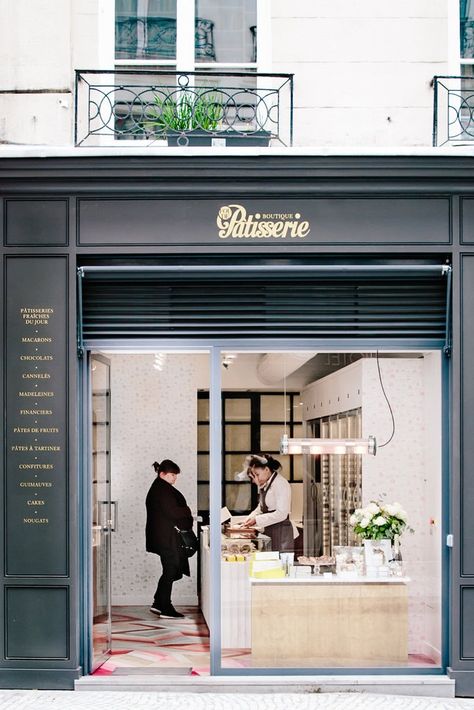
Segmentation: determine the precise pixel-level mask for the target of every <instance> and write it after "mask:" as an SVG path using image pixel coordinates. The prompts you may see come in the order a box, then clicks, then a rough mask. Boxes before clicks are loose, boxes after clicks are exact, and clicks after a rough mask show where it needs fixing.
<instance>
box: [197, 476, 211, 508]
mask: <svg viewBox="0 0 474 710" xmlns="http://www.w3.org/2000/svg"><path fill="white" fill-rule="evenodd" d="M198 510H209V486H208V485H207V484H206V483H201V484H199V486H198Z"/></svg>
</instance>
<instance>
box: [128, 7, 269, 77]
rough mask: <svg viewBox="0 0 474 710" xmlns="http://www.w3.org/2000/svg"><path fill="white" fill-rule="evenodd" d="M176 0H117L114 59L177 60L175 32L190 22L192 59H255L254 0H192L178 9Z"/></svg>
mask: <svg viewBox="0 0 474 710" xmlns="http://www.w3.org/2000/svg"><path fill="white" fill-rule="evenodd" d="M179 2H180V0H116V2H115V59H116V60H129V61H130V60H132V61H134V62H137V61H138V62H143V61H144V60H154V62H155V63H156V64H160V63H162V62H165V63H166V64H167V65H169V64H170V63H174V62H176V63H177V64H179V63H180V57H179V56H178V51H179V50H177V48H178V47H180V46H182V43H180V42H179V41H178V39H179V34H180V33H184V32H185V30H186V26H189V24H188V23H190V22H191V23H194V61H195V63H204V62H211V63H216V64H221V65H222V64H224V65H232V64H239V65H245V66H247V65H252V64H254V63H255V62H256V61H257V1H256V0H232V2H229V1H228V0H227V1H226V0H196V2H195V3H194V4H193V3H191V2H186V3H185V4H183V6H182V10H183V11H182V12H181V11H180V12H178V10H179V9H180V8H178V3H179ZM178 18H179V19H178ZM187 56H188V55H187ZM188 68H189V67H188Z"/></svg>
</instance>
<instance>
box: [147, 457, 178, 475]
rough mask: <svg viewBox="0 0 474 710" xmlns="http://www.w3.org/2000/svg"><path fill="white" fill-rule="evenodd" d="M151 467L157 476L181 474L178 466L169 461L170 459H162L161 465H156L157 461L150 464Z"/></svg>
mask: <svg viewBox="0 0 474 710" xmlns="http://www.w3.org/2000/svg"><path fill="white" fill-rule="evenodd" d="M152 466H153V468H154V469H155V471H156V473H157V474H158V475H159V474H160V473H181V470H180V468H179V466H178V464H177V463H175V462H174V461H171V459H163V461H162V462H161V463H158V461H154V462H153V463H152Z"/></svg>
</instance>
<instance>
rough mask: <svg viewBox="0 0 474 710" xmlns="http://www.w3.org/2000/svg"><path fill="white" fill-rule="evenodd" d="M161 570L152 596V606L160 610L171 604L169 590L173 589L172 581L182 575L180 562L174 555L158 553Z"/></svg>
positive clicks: (164, 609) (167, 607) (175, 580)
mask: <svg viewBox="0 0 474 710" xmlns="http://www.w3.org/2000/svg"><path fill="white" fill-rule="evenodd" d="M160 559H161V565H162V567H163V571H162V574H161V577H160V578H159V580H158V586H157V588H156V592H155V597H154V606H155V607H156V608H158V609H159V610H160V611H166V610H167V609H169V608H170V607H171V606H172V603H171V592H172V590H173V582H177V581H178V579H181V577H182V576H183V575H182V573H181V570H180V564H179V562H178V561H177V560H176V557H175V556H174V555H166V554H162V555H160Z"/></svg>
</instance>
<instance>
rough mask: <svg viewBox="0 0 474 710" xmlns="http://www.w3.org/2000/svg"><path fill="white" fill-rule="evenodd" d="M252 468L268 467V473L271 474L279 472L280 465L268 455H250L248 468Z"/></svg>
mask: <svg viewBox="0 0 474 710" xmlns="http://www.w3.org/2000/svg"><path fill="white" fill-rule="evenodd" d="M254 466H255V468H264V467H265V466H268V468H269V469H270V471H271V472H272V473H273V472H274V471H279V470H280V468H281V463H280V462H279V461H277V460H276V459H274V458H273V456H270V454H258V455H257V454H252V456H251V457H250V461H249V467H250V468H252V467H254Z"/></svg>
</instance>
